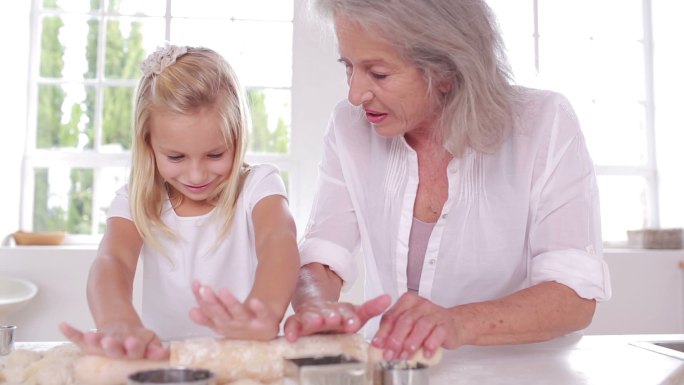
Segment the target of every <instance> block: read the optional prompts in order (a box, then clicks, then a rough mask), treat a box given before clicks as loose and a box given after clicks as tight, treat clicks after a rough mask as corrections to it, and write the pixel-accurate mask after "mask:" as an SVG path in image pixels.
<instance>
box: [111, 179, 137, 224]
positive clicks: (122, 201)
mask: <svg viewBox="0 0 684 385" xmlns="http://www.w3.org/2000/svg"><path fill="white" fill-rule="evenodd" d="M112 217H120V218H126V219H128V220H131V221H132V220H133V217H132V216H131V206H130V202H129V200H128V185H124V186H123V187H121V188H119V189H118V190H117V191H116V195H115V196H114V199H112V203H111V204H110V205H109V210H108V211H107V219H109V218H112Z"/></svg>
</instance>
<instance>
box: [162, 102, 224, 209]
mask: <svg viewBox="0 0 684 385" xmlns="http://www.w3.org/2000/svg"><path fill="white" fill-rule="evenodd" d="M149 124H150V142H151V145H152V150H153V152H154V157H155V160H156V162H157V169H158V170H159V174H160V175H161V176H162V178H164V180H165V181H166V182H167V183H169V184H170V185H171V187H173V189H174V190H175V191H177V192H178V193H180V194H183V195H184V196H185V197H187V198H189V199H191V200H192V201H195V202H198V203H202V202H205V201H206V200H207V199H208V198H210V197H212V196H213V195H214V193H215V191H216V188H217V187H218V185H219V184H220V183H221V182H222V181H224V180H226V179H227V178H228V176H229V175H230V173H231V171H232V167H233V150H232V149H230V148H228V147H227V146H226V145H225V143H224V142H225V141H224V138H223V136H222V135H221V121H220V116H219V114H218V113H217V112H216V111H215V110H214V109H208V108H202V109H200V110H198V111H197V112H195V113H193V114H188V115H184V114H178V113H174V112H169V111H163V110H156V111H153V112H152V113H151V115H150V122H149Z"/></svg>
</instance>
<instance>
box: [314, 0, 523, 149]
mask: <svg viewBox="0 0 684 385" xmlns="http://www.w3.org/2000/svg"><path fill="white" fill-rule="evenodd" d="M309 5H310V7H311V8H312V9H313V10H315V11H317V12H318V14H320V15H321V16H323V17H324V18H325V19H326V20H328V21H332V20H333V18H334V17H335V16H338V15H339V16H343V17H346V18H349V19H350V20H352V21H354V22H356V23H359V24H360V25H361V26H362V27H364V28H366V29H369V30H371V31H373V32H377V33H378V34H379V36H380V37H381V38H383V39H385V40H386V41H387V42H389V43H390V44H391V45H393V46H394V47H395V48H396V49H397V51H398V52H399V53H400V54H401V55H402V56H403V57H404V58H405V59H407V60H408V61H410V62H412V63H414V64H415V65H416V66H418V68H420V69H421V70H422V71H423V73H424V75H425V78H426V80H427V82H428V86H429V93H430V95H429V97H438V98H439V100H441V103H442V105H443V109H442V113H441V118H440V121H441V125H440V126H441V132H440V131H437V133H436V134H437V135H439V134H441V135H440V136H441V137H442V140H443V145H444V147H445V148H446V149H447V150H448V151H449V152H451V153H452V154H453V155H454V156H461V155H463V153H464V152H465V150H466V149H468V148H472V149H474V150H477V151H492V150H495V149H496V148H497V147H498V146H499V144H500V143H501V142H502V141H503V139H504V136H505V134H506V130H507V129H508V128H509V127H510V125H511V122H512V112H511V111H512V108H511V106H512V104H513V101H514V99H515V98H516V92H515V88H514V87H513V85H512V75H511V71H510V67H509V65H508V62H507V59H506V54H505V49H504V46H503V42H502V39H501V35H500V33H499V30H498V25H497V23H496V20H495V17H494V15H493V13H492V11H491V10H490V8H489V7H488V6H487V4H486V3H485V2H484V1H483V0H310V3H309ZM445 80H446V81H449V82H450V83H451V89H450V91H449V92H448V93H447V94H446V95H437V94H438V93H439V91H437V90H436V87H435V85H437V84H439V83H440V82H443V81H445Z"/></svg>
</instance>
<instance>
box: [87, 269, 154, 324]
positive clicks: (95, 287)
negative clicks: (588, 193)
mask: <svg viewBox="0 0 684 385" xmlns="http://www.w3.org/2000/svg"><path fill="white" fill-rule="evenodd" d="M134 275H135V271H133V272H130V271H127V270H126V269H125V267H124V266H122V265H121V264H120V263H118V262H117V261H116V260H114V259H112V258H106V257H98V259H97V260H96V261H95V262H94V263H93V266H92V267H91V271H90V275H89V277H88V287H87V297H88V306H89V307H90V311H91V313H92V315H93V319H94V320H95V325H96V327H97V328H98V329H100V328H105V327H107V326H108V325H111V324H122V323H125V324H128V325H138V326H141V325H142V321H141V320H140V317H139V315H138V313H137V312H136V310H135V307H134V306H133V277H134Z"/></svg>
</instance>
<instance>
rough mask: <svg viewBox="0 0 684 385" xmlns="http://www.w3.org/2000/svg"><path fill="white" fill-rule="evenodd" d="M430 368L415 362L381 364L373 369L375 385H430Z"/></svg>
mask: <svg viewBox="0 0 684 385" xmlns="http://www.w3.org/2000/svg"><path fill="white" fill-rule="evenodd" d="M429 383H430V376H429V372H428V366H427V365H425V364H421V363H419V362H415V361H387V362H381V363H379V364H377V365H376V366H375V368H374V369H373V384H374V385H429Z"/></svg>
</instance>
